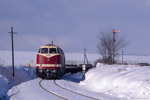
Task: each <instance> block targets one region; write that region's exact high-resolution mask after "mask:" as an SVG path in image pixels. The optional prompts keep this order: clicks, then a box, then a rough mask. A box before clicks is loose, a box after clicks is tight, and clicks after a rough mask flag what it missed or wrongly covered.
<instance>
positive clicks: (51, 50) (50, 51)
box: [49, 48, 57, 54]
mask: <svg viewBox="0 0 150 100" xmlns="http://www.w3.org/2000/svg"><path fill="white" fill-rule="evenodd" d="M49 53H53V54H55V53H57V51H56V48H50V50H49Z"/></svg>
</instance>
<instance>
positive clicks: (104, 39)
mask: <svg viewBox="0 0 150 100" xmlns="http://www.w3.org/2000/svg"><path fill="white" fill-rule="evenodd" d="M119 34H120V33H116V32H115V31H114V30H113V31H112V30H111V31H105V32H100V34H98V39H99V42H98V45H97V50H98V53H99V54H100V55H102V57H103V58H102V61H103V62H104V63H109V64H113V63H115V62H116V61H115V57H116V56H118V55H119V50H120V49H121V48H123V47H125V46H126V45H127V42H126V41H125V39H124V38H123V37H121V36H120V35H119Z"/></svg>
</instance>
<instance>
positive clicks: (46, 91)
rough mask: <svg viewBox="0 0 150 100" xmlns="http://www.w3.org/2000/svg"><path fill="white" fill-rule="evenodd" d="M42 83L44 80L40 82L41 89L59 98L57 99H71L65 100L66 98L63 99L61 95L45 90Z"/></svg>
mask: <svg viewBox="0 0 150 100" xmlns="http://www.w3.org/2000/svg"><path fill="white" fill-rule="evenodd" d="M42 81H43V79H42V80H41V81H40V82H39V85H40V87H41V88H42V89H43V90H45V91H46V92H48V93H50V94H53V95H55V96H57V97H60V98H62V99H64V100H69V99H67V98H65V97H63V96H61V95H59V94H57V93H55V92H53V91H49V90H47V89H45V88H44V87H43V86H42V84H41V82H42Z"/></svg>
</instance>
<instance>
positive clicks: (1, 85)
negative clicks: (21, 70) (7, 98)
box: [0, 75, 9, 98]
mask: <svg viewBox="0 0 150 100" xmlns="http://www.w3.org/2000/svg"><path fill="white" fill-rule="evenodd" d="M8 89H9V85H8V80H7V79H6V78H5V77H3V76H1V75H0V98H3V96H4V95H5V94H6V93H7V91H8Z"/></svg>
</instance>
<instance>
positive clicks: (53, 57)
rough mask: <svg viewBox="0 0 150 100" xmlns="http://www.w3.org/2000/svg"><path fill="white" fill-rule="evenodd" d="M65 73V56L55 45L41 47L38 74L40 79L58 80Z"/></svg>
mask: <svg viewBox="0 0 150 100" xmlns="http://www.w3.org/2000/svg"><path fill="white" fill-rule="evenodd" d="M64 72H65V55H64V52H63V50H62V49H61V48H59V47H58V46H56V45H53V44H47V45H44V46H41V47H40V49H39V52H38V53H37V61H36V74H37V76H38V77H40V78H58V77H59V76H61V75H63V74H64Z"/></svg>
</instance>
